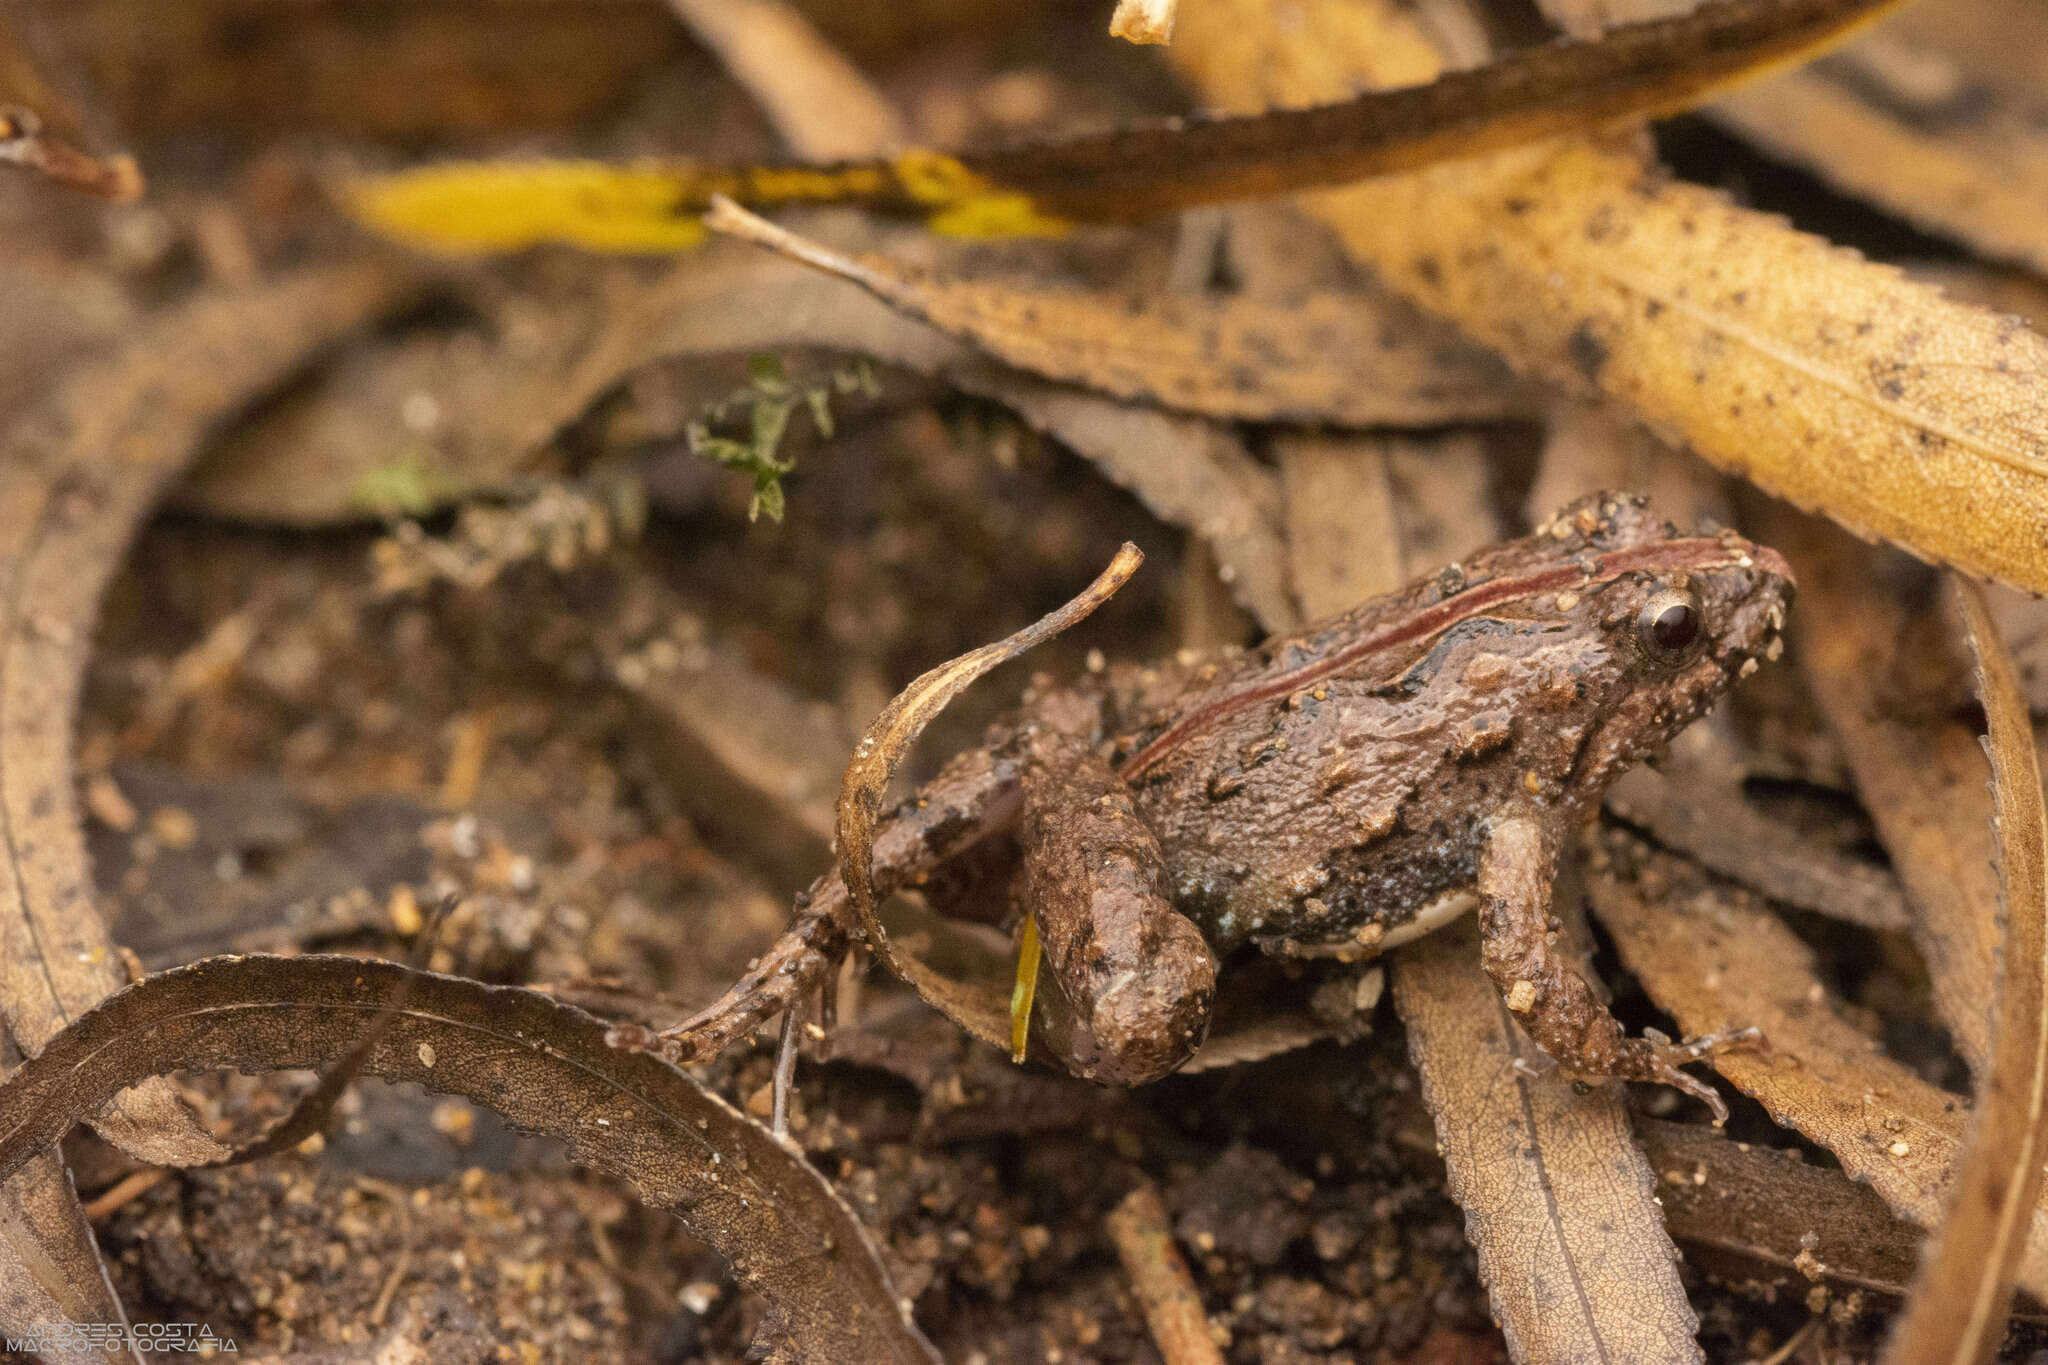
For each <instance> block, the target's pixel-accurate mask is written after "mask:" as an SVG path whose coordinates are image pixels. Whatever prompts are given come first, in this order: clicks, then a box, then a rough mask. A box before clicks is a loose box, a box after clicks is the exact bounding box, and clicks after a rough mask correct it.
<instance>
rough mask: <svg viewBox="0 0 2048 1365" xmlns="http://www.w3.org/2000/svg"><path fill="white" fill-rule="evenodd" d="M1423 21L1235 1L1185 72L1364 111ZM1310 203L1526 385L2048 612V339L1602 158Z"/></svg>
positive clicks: (1568, 149)
mask: <svg viewBox="0 0 2048 1365" xmlns="http://www.w3.org/2000/svg"><path fill="white" fill-rule="evenodd" d="M1704 12H1705V11H1704V10H1703V11H1702V13H1704ZM1403 22H1404V21H1402V20H1400V19H1399V17H1398V16H1397V15H1395V14H1394V12H1393V11H1392V10H1391V9H1385V8H1381V7H1375V6H1369V5H1361V6H1346V7H1341V8H1332V9H1331V10H1330V11H1329V12H1328V13H1327V14H1325V15H1324V16H1323V17H1321V18H1320V19H1318V20H1317V21H1316V22H1314V23H1308V24H1304V23H1299V22H1294V23H1287V22H1281V21H1280V19H1279V16H1278V14H1277V11H1276V8H1275V4H1274V0H1216V2H1215V3H1212V4H1208V5H1205V6H1203V7H1201V9H1200V10H1198V11H1191V12H1190V13H1188V14H1187V15H1184V16H1182V21H1181V25H1180V32H1179V36H1178V38H1177V40H1176V41H1175V43H1174V45H1173V48H1172V49H1171V51H1172V55H1173V59H1174V61H1175V63H1176V64H1177V65H1178V66H1179V67H1180V69H1181V70H1182V71H1183V72H1184V73H1186V74H1187V76H1188V77H1189V79H1190V80H1191V81H1192V82H1193V84H1194V85H1195V87H1196V88H1197V90H1198V91H1199V92H1200V93H1201V94H1202V96H1203V97H1204V98H1206V99H1208V100H1209V101H1211V102H1213V103H1216V104H1219V105H1222V106H1224V107H1227V108H1231V109H1237V110H1246V109H1258V108H1264V107H1267V106H1268V105H1273V104H1299V103H1302V102H1304V101H1310V100H1316V99H1327V98H1331V97H1334V96H1336V95H1338V94H1341V93H1342V92H1343V91H1344V90H1346V89H1348V88H1349V87H1350V84H1351V82H1352V81H1353V80H1354V79H1355V78H1356V77H1357V76H1358V74H1359V66H1358V63H1359V60H1360V59H1359V58H1358V57H1357V55H1356V54H1358V53H1359V52H1360V51H1362V50H1369V49H1371V48H1373V47H1374V46H1376V45H1384V44H1383V43H1381V42H1380V40H1381V39H1382V35H1384V34H1385V33H1386V32H1388V31H1389V30H1390V29H1393V28H1399V27H1400V26H1401V25H1402V23H1403ZM1624 31H1625V30H1624ZM1333 32H1335V33H1337V34H1340V35H1342V36H1340V37H1337V38H1333V37H1332V33H1333ZM1254 35H1255V36H1254ZM1396 41H1398V40H1396ZM1410 46H1412V37H1410V38H1409V39H1408V40H1407V44H1406V45H1404V46H1403V47H1402V50H1404V51H1406V50H1409V47H1410ZM1383 74H1384V73H1383ZM1429 74H1430V73H1429V72H1427V71H1421V70H1417V69H1415V68H1414V66H1413V65H1412V64H1411V65H1410V66H1409V67H1408V69H1407V70H1406V71H1405V73H1404V75H1403V77H1402V78H1406V79H1427V78H1428V76H1429ZM1307 202H1308V206H1309V207H1310V209H1311V211H1312V212H1313V213H1315V214H1316V216H1318V217H1320V218H1321V219H1323V221H1325V222H1326V223H1328V224H1329V225H1330V226H1331V228H1332V229H1333V230H1335V231H1336V232H1337V234H1338V235H1339V237H1340V238H1341V239H1342V240H1343V241H1344V242H1345V244H1346V245H1347V247H1348V248H1349V249H1350V250H1351V251H1352V252H1353V253H1354V254H1355V255H1357V256H1358V258H1359V259H1360V260H1362V261H1364V262H1366V263H1368V264H1370V265H1372V266H1373V267H1374V268H1375V269H1376V270H1377V271H1378V272H1379V273H1380V276H1381V278H1382V279H1383V280H1385V281H1386V282H1387V283H1388V284H1390V285H1392V286H1393V287H1394V288H1395V289H1397V290H1398V291H1400V292H1402V293H1404V294H1406V295H1408V296H1409V297H1410V298H1412V299H1413V300H1415V301H1416V302H1418V303H1420V304H1422V305H1423V306H1425V307H1428V308H1430V309H1432V310H1433V311H1436V312H1438V313H1441V314H1443V315H1444V316H1447V317H1449V318H1451V319H1452V320H1453V321H1455V322H1457V323H1458V324H1459V326H1461V327H1462V328H1463V329H1464V330H1465V331H1466V332H1468V333H1469V334H1470V335H1472V336H1473V337H1475V338H1477V339H1478V340H1480V341H1483V342H1485V343H1487V344H1489V345H1492V346H1494V347H1496V348H1498V349H1499V350H1500V351H1501V352H1502V354H1503V355H1505V356H1506V357H1507V359H1508V360H1509V362H1510V363H1511V364H1514V365H1515V366H1516V367H1517V368H1519V369H1521V370H1523V371H1525V372H1526V373H1530V374H1533V375H1537V376H1541V377H1543V378H1545V379H1549V380H1552V381H1554V382H1557V383H1561V384H1564V385H1566V386H1568V387H1570V388H1572V389H1575V390H1579V391H1589V390H1597V391H1600V392H1604V393H1606V394H1607V395H1609V396H1611V397H1613V398H1616V399H1618V400H1620V401H1621V402H1622V403H1623V404H1624V405H1625V406H1627V407H1628V408H1629V409H1630V410H1632V411H1633V412H1634V413H1635V414H1636V415H1637V416H1638V417H1639V418H1641V419H1643V420H1645V421H1647V422H1648V423H1649V424H1650V425H1651V426H1652V427H1653V428H1656V429H1657V430H1659V431H1660V432H1663V433H1665V434H1667V435H1668V436H1670V437H1671V438H1673V439H1674V440H1678V441H1683V442H1685V443H1687V444H1689V445H1690V446H1691V447H1692V448H1693V449H1694V450H1696V451H1697V452H1698V453H1699V454H1700V455H1701V456H1702V457H1704V458H1705V459H1707V460H1709V461H1710V462H1712V463H1713V464H1715V465H1716V466H1717V467H1719V468H1721V469H1724V470H1727V471H1729V472H1731V473H1736V474H1740V475H1742V476H1743V477H1745V478H1748V479H1750V480H1752V481H1753V482H1755V483H1757V484H1759V485H1760V486H1762V487H1764V488H1765V489H1768V490H1770V491H1772V492H1775V493H1777V494H1779V495H1780V496H1782V497H1785V498H1787V499H1789V500H1790V501H1792V502H1795V503H1797V504H1799V505H1800V506H1803V507H1806V508H1809V509H1813V510H1818V511H1821V512H1824V513H1825V514H1826V515H1827V516H1829V517H1831V518H1833V519H1834V520H1836V521H1839V522H1840V523H1842V524H1843V525H1844V526H1847V527H1849V528H1850V529H1851V530H1854V531H1856V532H1857V533H1858V534H1861V535H1864V536H1875V537H1882V538H1885V539H1888V540H1891V541H1893V542H1895V543H1897V544H1899V545H1902V546H1904V547H1906V548H1907V549H1910V550H1911V551H1913V552H1914V553H1915V554H1918V555H1920V556H1922V557H1924V558H1927V559H1931V560H1935V561H1937V562H1941V563H1948V564H1953V565H1955V566H1957V567H1959V568H1962V569H1965V570H1967V571H1969V572H1972V573H1976V574H1981V575H1986V576H1990V577H1995V578H1999V579H2002V580H2004V581H2007V582H2010V583H2013V584H2015V585H2017V586H2021V587H2026V588H2030V589H2032V590H2034V591H2048V550H2044V549H2043V548H2042V547H2043V546H2044V544H2048V535H2044V528H2048V398H2044V397H2043V394H2044V392H2048V339H2044V338H2042V337H2040V336H2038V335H2036V334H2034V333H2032V332H2030V331H2028V330H2027V329H2026V328H2025V327H2023V326H2021V325H2019V324H2018V323H2017V322H2015V321H2014V320H2012V319H2010V318H2005V317H2000V316H1998V315H1995V314H1992V313H1989V312H1986V311H1983V310H1980V309H1974V308H1969V307H1966V306H1963V305H1960V304H1956V303H1952V302H1950V301H1949V300H1947V299H1945V298H1943V297H1942V296H1941V295H1940V294H1939V293H1937V292H1936V291H1934V290H1932V289H1929V288H1927V287H1925V286H1921V285H1917V284H1914V283H1912V282H1910V281H1909V280H1907V279H1906V278H1905V277H1904V276H1903V275H1901V274H1900V273H1899V272H1898V271H1896V270H1894V269H1891V268H1889V267H1886V266H1878V265H1873V264H1871V263H1869V262H1867V261H1864V260H1862V259H1861V258H1859V257H1857V256H1855V255H1853V254H1852V253H1849V252H1846V251H1843V250H1840V249H1838V248H1835V247H1832V246H1830V245H1829V244H1827V243H1825V242H1823V241H1820V240H1819V239H1817V238H1813V237H1809V236H1807V235H1805V234H1803V233H1799V232H1795V231H1793V230H1791V229H1790V228H1788V227H1787V226H1786V225H1785V224H1784V223H1782V222H1780V221H1778V220H1776V219H1773V218H1769V217H1767V216H1765V215H1762V214H1757V213H1752V212H1749V211H1747V210H1743V209H1738V208H1735V207H1734V206H1732V205H1730V204H1729V203H1728V202H1727V201H1726V200H1725V199H1723V198H1722V197H1720V196H1719V195H1716V194H1714V193H1712V192H1710V191H1708V190H1705V189H1702V188H1700V187H1698V186H1693V185H1687V184H1684V183H1682V182H1678V181H1673V180H1668V179H1662V178H1660V177H1658V176H1657V175H1656V174H1655V173H1654V172H1652V171H1650V170H1648V169H1647V168H1646V167H1645V166H1644V165H1643V163H1642V160H1641V159H1640V157H1639V156H1638V155H1636V154H1635V153H1634V151H1632V150H1620V149H1614V148H1610V147H1604V146H1598V145H1595V144H1593V143H1590V142H1585V141H1571V142H1567V143H1565V144H1562V145H1561V146H1554V147H1550V148H1541V149H1529V150H1527V151H1522V152H1514V153H1507V154H1503V155H1500V156H1496V157H1490V158H1474V159H1470V160H1465V161H1459V162H1455V163H1448V164H1444V165H1440V166H1435V167H1432V168H1430V169H1427V170H1423V171H1419V172H1417V173H1414V174H1411V175H1403V176H1389V177H1385V178H1383V179H1381V180H1379V181H1376V182H1373V183H1371V184H1367V185H1362V186H1359V187H1356V188H1353V189H1348V190H1342V191H1333V192H1326V193H1321V194H1317V195H1315V196H1312V197H1311V198H1310V199H1309V200H1308V201H1307Z"/></svg>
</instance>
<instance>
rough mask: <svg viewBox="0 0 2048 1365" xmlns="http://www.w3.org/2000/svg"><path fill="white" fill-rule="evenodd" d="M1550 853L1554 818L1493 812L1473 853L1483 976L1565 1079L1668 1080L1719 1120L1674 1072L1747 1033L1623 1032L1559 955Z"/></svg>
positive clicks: (1718, 1103)
mask: <svg viewBox="0 0 2048 1365" xmlns="http://www.w3.org/2000/svg"><path fill="white" fill-rule="evenodd" d="M1557 850H1558V834H1557V830H1556V828H1555V823H1554V822H1550V821H1545V820H1542V819H1540V818H1539V817H1537V816H1536V815H1534V814H1530V813H1527V812H1523V811H1509V812H1505V813H1503V814H1501V815H1499V816H1496V817H1495V819H1494V821H1493V826H1492V829H1491V831H1490V833H1489V835H1488V838H1487V840H1486V843H1485V845H1484V846H1483V847H1482V849H1481V851H1480V855H1479V934H1480V956H1481V960H1482V961H1483V962H1484V964H1485V966H1486V973H1487V975H1488V976H1490V977H1492V978H1493V984H1494V985H1495V986H1496V987H1497V988H1499V990H1500V993H1501V997H1502V998H1503V999H1504V1000H1505V1001H1506V1002H1507V1006H1508V1008H1509V1009H1510V1010H1512V1011H1513V1012H1514V1013H1515V1015H1516V1016H1517V1017H1518V1018H1519V1019H1520V1020H1521V1021H1522V1027H1523V1028H1524V1029H1525V1030H1527V1031H1528V1034H1529V1036H1530V1037H1532V1038H1534V1039H1535V1040H1536V1042H1537V1043H1538V1044H1540V1045H1541V1046H1542V1048H1543V1050H1544V1051H1545V1052H1548V1053H1549V1054H1550V1055H1551V1056H1552V1057H1553V1058H1555V1059H1556V1061H1557V1063H1558V1065H1559V1066H1561V1067H1563V1068H1564V1070H1565V1072H1566V1074H1567V1075H1570V1076H1572V1077H1574V1078H1575V1079H1579V1080H1585V1081H1595V1082H1597V1081H1604V1080H1611V1079H1617V1078H1618V1079H1621V1080H1628V1081H1656V1082H1659V1083H1661V1084H1664V1085H1669V1086H1673V1087H1675V1088H1677V1089H1679V1090H1683V1091H1684V1092H1685V1093H1686V1094H1688V1095H1692V1096H1694V1097H1695V1098H1697V1099H1699V1100H1701V1101H1702V1102H1704V1103H1705V1104H1706V1105H1707V1107H1708V1108H1710V1109H1712V1110H1713V1111H1714V1117H1715V1121H1716V1122H1725V1121H1726V1120H1727V1117H1728V1109H1727V1106H1726V1105H1725V1104H1723V1103H1722V1100H1721V1097H1720V1095H1719V1094H1717V1093H1716V1092H1715V1091H1714V1089H1713V1087H1711V1086H1709V1085H1707V1084H1706V1083H1705V1082H1703V1081H1700V1080H1699V1079H1697V1078H1696V1077H1693V1076H1689V1075H1687V1074H1686V1073H1685V1072H1683V1071H1680V1070H1679V1069H1678V1068H1679V1067H1680V1066H1682V1065H1684V1064H1685V1063H1687V1062H1693V1061H1698V1060H1700V1059H1701V1058H1703V1057H1706V1056H1709V1055H1711V1054H1712V1053H1713V1052H1714V1051H1715V1050H1717V1049H1719V1048H1721V1047H1725V1046H1730V1045H1733V1044H1737V1043H1744V1042H1750V1041H1753V1031H1751V1030H1746V1031H1745V1034H1744V1035H1729V1036H1727V1037H1720V1036H1715V1037H1710V1038H1701V1039H1695V1040H1693V1041H1691V1042H1687V1043H1678V1044H1675V1043H1672V1042H1670V1041H1668V1040H1666V1039H1664V1038H1661V1037H1657V1036H1651V1037H1645V1038H1631V1037H1629V1036H1628V1035H1627V1034H1626V1033H1624V1032H1623V1031H1622V1027H1621V1024H1620V1023H1619V1022H1618V1021H1617V1020H1616V1019H1615V1017H1614V1016H1613V1015H1612V1014H1610V1013H1608V1010H1607V1006H1606V1005H1604V1004H1602V1003H1601V1001H1600V998H1599V997H1598V996H1596V995H1595V994H1594V993H1593V988H1592V987H1591V986H1590V985H1588V984H1587V983H1586V979H1585V978H1584V977H1582V976H1580V975H1579V973H1578V971H1577V969H1576V968H1575V967H1574V966H1573V965H1572V964H1571V962H1570V961H1569V957H1568V954H1565V953H1563V952H1560V951H1559V948H1558V945H1557V942H1556V935H1555V934H1554V933H1553V932H1552V929H1551V921H1550V910H1551V882H1552V880H1553V878H1554V876H1555V874H1556V871H1557ZM1745 1035H1748V1036H1745Z"/></svg>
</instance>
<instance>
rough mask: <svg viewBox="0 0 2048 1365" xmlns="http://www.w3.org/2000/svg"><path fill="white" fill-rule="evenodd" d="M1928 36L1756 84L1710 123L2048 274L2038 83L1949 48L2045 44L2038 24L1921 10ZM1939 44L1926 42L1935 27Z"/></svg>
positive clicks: (1948, 8) (1875, 42)
mask: <svg viewBox="0 0 2048 1365" xmlns="http://www.w3.org/2000/svg"><path fill="white" fill-rule="evenodd" d="M1919 9H1920V11H1921V12H1920V13H1919V15H1917V16H1916V17H1917V19H1918V20H1919V21H1920V28H1921V30H1922V33H1921V34H1920V35H1913V34H1909V33H1907V32H1904V31H1901V29H1897V28H1894V27H1893V26H1889V25H1888V26H1886V27H1885V28H1884V29H1882V30H1880V31H1878V32H1876V33H1872V34H1870V35H1868V36H1867V37H1864V38H1861V39H1859V40H1857V41H1856V42H1855V43H1853V44H1851V45H1850V46H1849V47H1847V48H1844V49H1843V50H1842V51H1841V52H1838V53H1836V54H1834V55H1832V56H1829V57H1826V58H1824V59H1822V60H1821V61H1818V62H1816V63H1814V64H1813V65H1812V66H1809V67H1806V68H1805V69H1803V70H1800V71H1796V72H1793V73H1791V74H1789V75H1785V76H1780V77H1778V78H1776V79H1774V80H1770V81H1766V82H1763V83H1761V84H1758V85H1754V86H1749V87H1746V88H1744V89H1742V90H1740V91H1737V92H1736V93H1734V94H1732V95H1730V96H1728V97H1726V98H1724V99H1722V100H1720V101H1719V102H1717V103H1715V104H1714V105H1712V106H1710V107H1709V109H1708V111H1707V112H1708V115H1709V117H1711V118H1712V119H1714V121H1715V122H1717V123H1720V124H1721V125H1722V126H1723V127H1726V128H1728V129H1730V130H1732V131H1734V132H1737V133H1739V134H1741V135H1742V136H1743V137H1745V138H1747V139H1748V140H1750V141H1751V142H1753V143H1755V144H1756V145H1757V146H1758V147H1760V148H1762V149H1763V150H1764V151H1766V152H1768V153H1769V154H1771V155H1772V156H1776V157H1781V158H1783V159H1785V160H1788V161H1794V162H1797V163H1799V164H1800V165H1803V166H1810V167H1812V168H1814V169H1815V170H1817V171H1819V172H1820V174H1821V175H1822V176H1823V177H1825V178H1826V179H1827V180H1828V181H1829V182H1830V183H1832V184H1834V185H1836V186H1839V187H1840V188H1842V189H1844V190H1846V191H1848V192H1849V193H1851V194H1856V195H1860V196H1862V197H1864V198H1866V199H1869V200H1871V201H1872V202H1874V203H1877V204H1880V205H1882V206H1883V207H1885V208H1886V209H1889V210H1890V211H1892V212H1893V213H1896V214H1898V215H1899V216H1901V217H1903V218H1905V219H1907V220H1908V221H1909V222H1912V223H1914V224H1917V225H1918V226H1920V227H1923V228H1926V229H1927V230H1929V231H1932V232H1939V233H1942V234H1943V235H1945V236H1948V237H1953V238H1955V239H1957V240H1959V241H1963V242H1967V243H1968V244H1969V245H1970V246H1971V247H1973V248H1974V249H1975V250H1977V251H1978V252H1981V253H1982V254H1984V255H1986V256H1991V257H1995V258H1998V259H2002V260H2008V261H2013V262H2016V263H2019V264H2023V265H2027V266H2031V267H2032V268H2033V269H2035V270H2037V271H2041V270H2048V225H2044V221H2043V215H2042V212H2041V206H2042V205H2043V204H2044V203H2048V139H2044V138H2043V137H2042V135H2041V128H2042V126H2043V123H2044V121H2048V101H2044V100H2043V99H2042V97H2041V95H2040V93H2039V91H2040V86H2039V84H2038V79H2037V80H2036V81H2035V82H2033V83H2015V84H2003V83H2001V82H2000V81H1999V80H1998V78H1997V76H1996V74H1995V73H1989V72H1985V71H1982V70H1979V69H1974V68H1973V66H1972V65H1971V64H1970V63H1969V61H1968V60H1967V59H1966V58H1965V57H1964V56H1963V55H1962V54H1961V53H1959V52H1957V51H1955V50H1952V49H1951V48H1950V45H1949V43H1948V42H1947V41H1943V40H1942V39H1946V38H1947V36H1948V35H1951V34H1954V35H1962V34H1968V35H1970V36H1971V38H1972V39H1973V40H1974V41H1976V42H1980V43H1981V42H1982V41H1984V40H1985V39H1986V38H1992V39H1995V38H1996V37H1997V35H1999V34H2000V33H2003V35H2004V38H2005V41H2006V43H2007V44H2008V45H2010V46H2013V47H2018V48H2026V47H2030V46H2031V47H2039V46H2041V41H2042V37H2043V31H2042V27H2041V17H2040V15H2039V14H2038V13H2032V14H2028V15H2026V16H2024V18H2022V17H2021V16H2018V15H2012V16H2008V20H2007V22H2006V23H2005V24H2004V26H2003V27H2002V28H2001V27H2000V25H1999V22H1998V16H1997V14H1996V13H1995V12H1987V10H1991V11H1995V7H1987V6H1985V5H1982V4H1980V3H1978V2H1977V0H1939V2H1938V3H1935V2H1930V3H1927V4H1924V5H1921V6H1920V7H1919ZM1929 27H1933V28H1934V29H1935V30H1936V31H1937V32H1938V33H1939V34H1940V35H1941V38H1940V39H1937V41H1936V42H1935V43H1932V44H1930V43H1929V42H1928V41H1926V37H1925V36H1923V35H1925V34H1926V30H1927V29H1928V28H1929Z"/></svg>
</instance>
